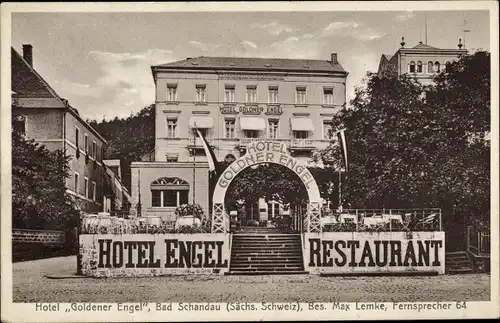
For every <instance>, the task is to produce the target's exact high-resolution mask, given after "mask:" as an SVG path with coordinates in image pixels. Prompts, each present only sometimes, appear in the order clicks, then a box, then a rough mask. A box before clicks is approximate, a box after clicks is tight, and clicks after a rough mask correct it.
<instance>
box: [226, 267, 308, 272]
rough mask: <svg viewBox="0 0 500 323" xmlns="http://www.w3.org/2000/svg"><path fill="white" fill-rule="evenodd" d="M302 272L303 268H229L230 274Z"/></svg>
mask: <svg viewBox="0 0 500 323" xmlns="http://www.w3.org/2000/svg"><path fill="white" fill-rule="evenodd" d="M301 270H304V268H300V267H289V268H267V267H254V268H231V270H230V271H232V272H245V271H247V272H250V271H254V272H255V271H269V272H273V271H282V272H287V271H301Z"/></svg>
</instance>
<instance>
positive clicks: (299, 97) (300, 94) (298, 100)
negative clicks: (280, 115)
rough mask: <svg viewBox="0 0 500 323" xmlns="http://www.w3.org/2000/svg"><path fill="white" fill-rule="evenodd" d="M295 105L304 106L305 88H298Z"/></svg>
mask: <svg viewBox="0 0 500 323" xmlns="http://www.w3.org/2000/svg"><path fill="white" fill-rule="evenodd" d="M295 103H296V104H306V88H305V86H298V87H297V88H296V93H295Z"/></svg>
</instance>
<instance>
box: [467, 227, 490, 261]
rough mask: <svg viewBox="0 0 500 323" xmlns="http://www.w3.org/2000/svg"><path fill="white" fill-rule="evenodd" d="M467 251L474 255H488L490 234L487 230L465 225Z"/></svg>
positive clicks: (487, 256)
mask: <svg viewBox="0 0 500 323" xmlns="http://www.w3.org/2000/svg"><path fill="white" fill-rule="evenodd" d="M467 251H468V252H470V253H471V254H473V255H474V256H476V257H486V258H489V257H490V253H491V235H490V233H489V232H482V231H478V230H475V229H474V228H473V227H472V226H468V227H467Z"/></svg>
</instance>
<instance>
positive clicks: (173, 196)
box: [151, 177, 189, 207]
mask: <svg viewBox="0 0 500 323" xmlns="http://www.w3.org/2000/svg"><path fill="white" fill-rule="evenodd" d="M188 200H189V184H188V183H187V182H186V181H185V180H183V179H180V178H178V177H162V178H159V179H157V180H155V181H154V182H152V183H151V206H152V207H177V206H180V205H182V204H187V203H188Z"/></svg>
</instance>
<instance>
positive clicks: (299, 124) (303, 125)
mask: <svg viewBox="0 0 500 323" xmlns="http://www.w3.org/2000/svg"><path fill="white" fill-rule="evenodd" d="M290 124H291V126H292V130H293V131H314V124H313V121H312V119H309V118H290Z"/></svg>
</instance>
